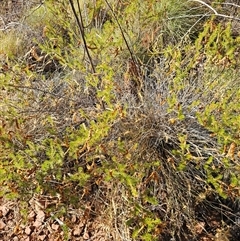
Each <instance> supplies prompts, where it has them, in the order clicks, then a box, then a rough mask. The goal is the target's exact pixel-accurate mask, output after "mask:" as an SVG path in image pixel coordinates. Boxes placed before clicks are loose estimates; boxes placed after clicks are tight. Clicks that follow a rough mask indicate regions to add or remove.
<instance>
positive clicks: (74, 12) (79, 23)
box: [69, 0, 105, 109]
mask: <svg viewBox="0 0 240 241" xmlns="http://www.w3.org/2000/svg"><path fill="white" fill-rule="evenodd" d="M69 3H70V5H71V9H72V11H73V14H74V17H75V18H76V21H77V25H78V28H79V30H80V33H81V37H82V40H83V46H84V49H85V51H86V53H87V57H88V59H89V62H90V65H91V68H92V72H93V74H96V69H95V67H94V64H93V60H92V57H91V55H90V52H89V50H88V46H87V41H86V38H85V33H84V26H83V18H82V11H81V7H80V3H79V0H77V5H78V10H79V15H80V18H79V17H78V15H77V12H76V9H75V7H74V4H73V0H69ZM98 79H99V81H100V82H102V80H101V77H100V76H98ZM95 95H96V93H95ZM96 99H97V100H98V101H99V102H100V105H101V106H102V108H103V109H105V105H104V103H103V101H102V100H99V99H98V98H97V97H96Z"/></svg>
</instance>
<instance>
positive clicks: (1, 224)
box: [0, 220, 6, 230]
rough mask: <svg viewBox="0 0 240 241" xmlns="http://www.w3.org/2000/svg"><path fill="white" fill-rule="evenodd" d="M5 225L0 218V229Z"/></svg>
mask: <svg viewBox="0 0 240 241" xmlns="http://www.w3.org/2000/svg"><path fill="white" fill-rule="evenodd" d="M5 227H6V224H5V223H4V222H3V221H2V220H0V230H2V229H4V228H5Z"/></svg>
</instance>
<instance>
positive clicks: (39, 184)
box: [0, 0, 240, 241]
mask: <svg viewBox="0 0 240 241" xmlns="http://www.w3.org/2000/svg"><path fill="white" fill-rule="evenodd" d="M74 4H75V5H74V6H77V1H74ZM196 9H197V8H195V5H194V4H192V3H191V4H190V3H189V1H178V0H171V1H153V0H150V1H144V2H142V1H138V0H134V1H125V2H122V1H120V2H118V3H117V2H115V1H109V3H108V4H107V1H96V3H92V2H91V1H89V2H86V3H85V2H84V3H81V5H80V8H78V7H76V11H77V12H76V14H77V16H79V19H81V18H82V21H83V22H82V24H83V26H82V27H83V29H84V31H83V32H84V33H82V32H81V30H82V29H81V26H78V24H76V16H74V14H73V12H72V9H71V7H70V5H69V2H68V1H62V0H59V1H46V3H45V5H44V7H40V8H38V9H36V10H35V11H33V13H32V14H30V15H29V16H28V17H27V20H26V24H29V26H32V27H34V28H36V29H40V30H39V31H42V28H44V29H45V30H44V31H45V32H44V36H43V38H42V39H41V38H40V37H39V35H38V34H37V35H33V36H35V37H34V41H35V42H36V43H37V45H38V48H39V52H41V54H43V56H39V57H40V58H39V59H41V61H42V59H44V60H46V62H44V61H43V62H41V61H40V60H39V59H38V60H36V59H35V62H34V63H33V65H34V66H36V65H38V66H39V65H41V64H42V66H40V67H39V69H38V68H34V67H33V68H32V63H29V62H28V61H27V60H26V58H22V59H21V61H16V60H17V58H18V54H20V55H24V54H21V52H22V51H24V49H21V50H19V49H18V47H19V46H18V45H17V44H16V36H15V35H13V37H12V39H8V38H9V36H12V35H11V34H12V32H10V35H9V36H7V35H5V34H2V33H1V34H2V35H1V37H2V38H1V40H0V43H2V45H1V44H0V46H6V45H7V44H8V43H10V42H11V41H13V45H10V46H12V47H11V48H10V47H9V49H4V47H2V49H0V52H3V53H4V54H7V55H8V57H9V59H7V63H6V64H7V66H5V67H6V68H5V69H3V70H1V73H0V87H1V93H0V99H1V100H3V102H2V103H1V104H0V111H1V113H2V116H1V126H0V143H1V147H0V154H1V157H0V160H1V162H0V184H1V188H0V194H1V196H3V195H4V196H8V197H12V198H13V197H19V198H20V199H22V200H25V201H28V200H29V199H30V198H31V197H32V196H33V195H35V194H39V195H41V194H44V195H49V196H51V197H52V196H53V197H60V198H59V199H60V200H61V202H62V203H61V204H59V206H58V207H56V209H59V210H58V211H60V209H61V207H63V206H64V205H66V206H67V205H70V204H71V205H76V206H78V205H79V206H80V205H83V204H84V201H85V199H86V200H87V199H89V200H92V199H94V200H95V198H93V197H94V195H95V191H94V188H93V187H94V186H97V188H98V190H100V191H99V192H98V193H104V195H106V203H107V205H111V203H114V200H115V198H116V200H118V201H119V200H120V202H121V201H122V202H123V200H124V201H125V202H126V203H127V204H128V206H127V208H129V209H128V210H127V211H124V210H123V211H122V210H121V215H123V214H124V215H126V216H125V221H126V223H125V224H127V226H128V228H129V230H131V232H130V233H131V237H132V239H133V240H146V241H148V240H158V238H159V235H160V234H159V232H161V228H159V227H160V226H161V225H163V227H164V225H165V224H167V223H168V222H170V223H171V222H172V221H173V219H175V218H176V217H179V216H178V215H179V213H178V212H179V210H180V209H181V208H182V207H183V205H185V203H183V204H182V203H181V202H185V201H188V202H189V203H190V201H189V199H188V198H189V196H191V198H192V197H193V199H194V198H196V199H197V196H199V195H200V194H201V192H203V191H202V190H201V191H199V193H200V194H199V193H196V192H197V191H196V192H194V191H191V183H190V184H189V183H188V182H187V183H186V180H188V179H189V176H191V178H192V181H193V184H192V185H195V184H194V182H197V183H199V180H200V179H204V180H203V182H201V185H206V186H204V188H208V189H209V190H211V191H212V192H214V193H217V194H218V195H219V196H221V197H223V198H227V197H229V196H231V197H234V196H236V193H237V190H238V188H239V185H240V183H239V178H240V177H239V166H237V165H235V164H234V162H237V160H238V159H237V158H239V145H240V142H239V136H240V133H239V130H240V124H239V123H240V118H239V114H238V113H240V104H239V103H240V99H239V96H240V91H239V90H238V88H236V86H239V79H240V78H239V77H240V76H239V72H238V71H237V70H236V69H237V68H238V67H239V61H238V59H237V58H236V54H237V52H238V50H239V45H240V42H239V41H240V39H239V37H233V36H232V33H231V29H232V26H231V24H230V23H229V24H226V25H224V24H223V23H217V22H216V20H215V19H214V18H211V19H210V20H207V21H205V24H204V26H203V28H202V27H200V28H199V27H198V28H197V27H196V29H195V28H194V29H195V30H194V31H196V32H194V31H193V26H196V25H197V24H196V25H195V23H196V22H200V20H199V19H198V17H197V19H195V18H194V17H193V16H195V14H196V16H198V15H199V14H200V15H201V12H198V11H197V10H196ZM191 11H192V12H191ZM199 11H200V10H199ZM201 11H202V10H201ZM82 13H84V16H80V14H82ZM102 13H104V16H102V15H101V14H102ZM188 13H191V16H192V18H189V17H188V15H187V14H188ZM184 16H187V17H186V18H185V17H184ZM36 19H37V20H36ZM45 27H46V28H45ZM189 29H190V30H191V31H193V32H191V31H190V30H189ZM188 30H189V31H188ZM189 32H190V33H189ZM13 34H14V32H13ZM81 34H82V35H81ZM40 39H41V41H39V40H40ZM85 42H86V43H85ZM19 52H20V53H19ZM87 53H88V54H87ZM129 57H130V60H129ZM159 59H160V60H159ZM132 60H136V62H137V63H139V66H134V65H133V67H131V66H130V61H132ZM51 61H52V62H51ZM16 62H17V63H16ZM49 62H51V63H56V66H55V67H56V68H55V69H54V70H52V71H49V72H48V71H47V70H46V69H45V66H46V65H47V63H49ZM129 66H130V67H129ZM134 67H139V69H140V71H139V72H138V73H137V74H136V73H135V72H134V71H135V69H134ZM145 67H146V68H147V71H146V72H145V70H144V68H145ZM131 68H132V69H131ZM131 71H132V72H134V73H135V75H137V77H139V78H137V80H138V81H139V82H141V83H140V85H142V88H143V90H141V91H142V92H143V93H142V96H143V97H142V100H141V101H139V102H138V101H137V100H136V99H135V98H134V91H135V89H134V88H135V86H134V83H132V82H134V80H132V79H131V78H132V77H134V76H131V74H132V75H134V73H131ZM140 72H141V74H139V73H140ZM138 75H139V76H138ZM145 75H146V78H145ZM135 77H136V76H135ZM151 82H154V83H153V85H154V88H152V89H151V88H150V89H148V85H151ZM159 99H160V101H159ZM208 131H210V132H208ZM210 133H211V134H210ZM200 137H202V138H200ZM212 137H214V138H215V139H213V138H212ZM97 161H100V164H99V163H98V162H97ZM192 166H193V167H194V168H193V170H192V172H190V171H188V170H189V168H192ZM194 172H196V173H197V174H196V179H194V178H195V175H194ZM200 172H201V173H200ZM225 173H230V174H229V175H228V176H227V178H226V175H225ZM200 176H201V178H200ZM189 182H190V181H189ZM202 183H204V184H202ZM164 185H165V186H164ZM109 186H110V188H111V187H115V188H116V187H121V190H118V191H119V193H121V191H122V192H123V190H124V192H125V193H124V194H125V195H123V196H121V195H119V197H112V196H110V194H109V193H110V191H109V189H110V188H109ZM186 186H188V187H186ZM106 187H107V188H106ZM178 187H179V188H178ZM194 187H195V186H194ZM175 189H176V190H175ZM229 190H230V191H229ZM178 194H179V195H178ZM168 195H170V197H168ZM180 195H182V196H180ZM188 195H189V196H188ZM194 195H195V196H194ZM117 198H119V199H117ZM168 198H169V199H168ZM176 198H179V201H178V200H177V201H176V202H180V204H178V203H177V205H178V206H177V207H176V208H175V206H174V203H173V201H172V200H175V199H176ZM161 201H163V202H164V205H166V208H165V207H164V208H165V209H166V210H164V215H162V216H160V214H159V213H158V212H157V211H153V210H155V209H154V208H155V206H161V205H160V204H159V202H161ZM165 203H166V204H165ZM84 205H85V204H84ZM65 210H66V209H65ZM115 210H116V212H115V215H116V216H117V213H118V212H119V210H118V208H115ZM169 210H170V211H169ZM182 211H183V212H185V211H184V210H182ZM125 213H126V214H125ZM61 214H62V213H61ZM174 215H175V216H174ZM188 215H189V216H190V215H191V213H190V212H187V213H184V215H182V216H181V218H182V219H181V221H179V223H185V222H186V219H185V218H186V217H188ZM185 216H186V217H185ZM173 217H174V218H173ZM116 220H117V218H116ZM188 221H189V220H188ZM113 223H115V220H114V222H113ZM115 225H116V224H115ZM177 225H179V224H174V225H172V227H174V228H175V229H178V230H181V228H182V226H181V225H179V227H177ZM116 226H117V225H116ZM62 229H63V230H64V233H65V234H66V237H65V238H66V239H68V238H69V237H67V235H68V231H69V230H68V227H67V226H62ZM159 230H160V231H159ZM172 232H173V233H174V232H175V230H173V231H172ZM176 233H177V231H176Z"/></svg>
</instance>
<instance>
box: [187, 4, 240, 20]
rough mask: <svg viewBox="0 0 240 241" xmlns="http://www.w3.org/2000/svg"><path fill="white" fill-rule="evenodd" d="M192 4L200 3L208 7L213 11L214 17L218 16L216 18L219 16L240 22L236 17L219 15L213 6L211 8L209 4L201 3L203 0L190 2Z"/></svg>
mask: <svg viewBox="0 0 240 241" xmlns="http://www.w3.org/2000/svg"><path fill="white" fill-rule="evenodd" d="M190 2H198V3H200V4H202V5H204V6H206V7H207V8H209V9H210V10H211V11H213V13H214V15H216V16H218V17H223V18H229V19H233V20H238V21H240V18H237V17H234V16H228V15H225V14H221V13H218V12H217V11H216V10H215V9H214V8H213V7H212V6H210V5H209V4H207V3H205V2H204V1H201V0H190ZM237 7H239V6H238V5H237Z"/></svg>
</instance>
